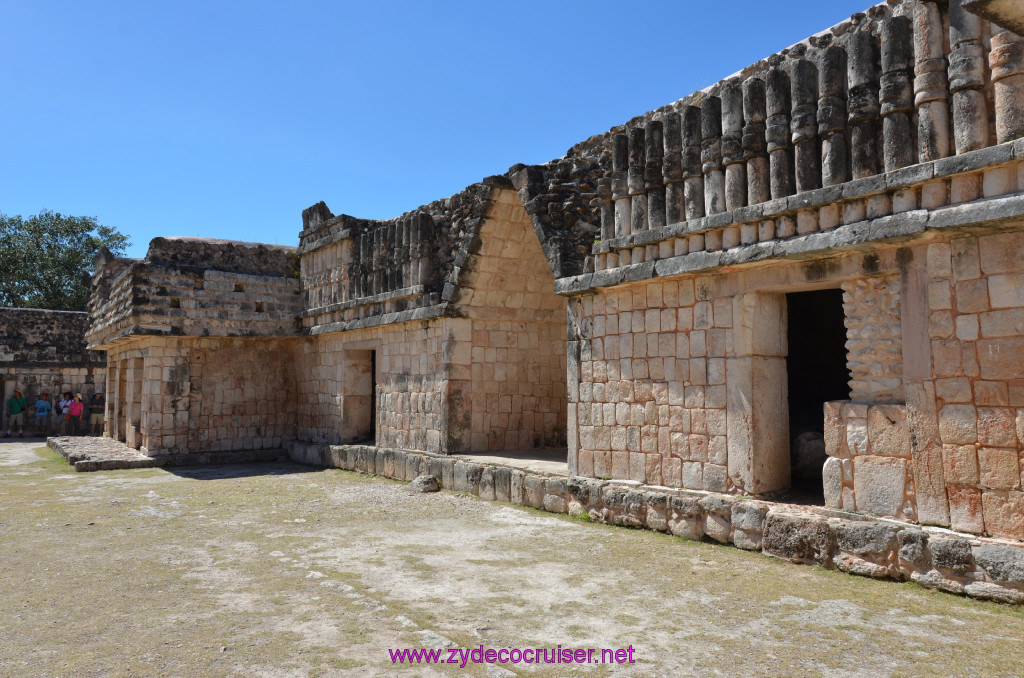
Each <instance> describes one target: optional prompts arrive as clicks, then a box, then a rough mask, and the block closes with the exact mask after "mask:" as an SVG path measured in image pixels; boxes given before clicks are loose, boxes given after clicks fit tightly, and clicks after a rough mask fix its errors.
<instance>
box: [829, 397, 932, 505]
mask: <svg viewBox="0 0 1024 678" xmlns="http://www.w3.org/2000/svg"><path fill="white" fill-rule="evenodd" d="M825 446H826V451H827V453H828V455H829V459H828V460H827V461H826V462H825V467H824V471H823V476H824V478H823V479H824V486H825V487H824V489H825V505H826V506H828V507H830V508H842V509H847V510H850V511H863V512H866V513H872V514H874V515H879V516H889V517H896V518H902V519H904V520H917V501H916V497H915V486H914V467H913V464H912V462H911V446H910V432H909V430H908V427H907V411H906V406H905V405H903V404H890V403H885V404H881V403H873V404H866V403H858V402H851V401H839V402H830V403H826V405H825Z"/></svg>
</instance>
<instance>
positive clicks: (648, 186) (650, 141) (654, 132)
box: [644, 120, 665, 228]
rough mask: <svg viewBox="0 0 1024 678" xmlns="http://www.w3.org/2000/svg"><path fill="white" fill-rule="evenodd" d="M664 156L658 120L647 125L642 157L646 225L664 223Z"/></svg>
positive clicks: (663, 142)
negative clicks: (645, 143) (645, 144)
mask: <svg viewBox="0 0 1024 678" xmlns="http://www.w3.org/2000/svg"><path fill="white" fill-rule="evenodd" d="M664 156H665V139H664V134H663V130H662V124H661V121H660V120H652V121H651V122H650V124H648V125H647V148H646V152H645V159H644V163H645V165H644V190H645V191H646V193H647V225H648V227H649V228H661V227H663V226H664V225H665V180H664V177H663V175H662V173H661V165H662V161H663V159H664Z"/></svg>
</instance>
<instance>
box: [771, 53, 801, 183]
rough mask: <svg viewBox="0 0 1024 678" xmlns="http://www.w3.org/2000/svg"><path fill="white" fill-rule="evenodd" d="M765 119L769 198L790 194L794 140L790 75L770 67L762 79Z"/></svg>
mask: <svg viewBox="0 0 1024 678" xmlns="http://www.w3.org/2000/svg"><path fill="white" fill-rule="evenodd" d="M765 87H766V101H767V110H768V120H767V124H766V129H765V138H766V140H767V142H768V174H769V176H770V180H771V193H772V199H773V200H774V199H776V198H785V197H786V196H787V195H793V191H794V190H796V189H795V186H796V184H795V181H794V176H793V137H792V134H791V132H790V128H789V112H790V109H791V108H792V105H791V103H790V102H791V99H790V84H789V75H787V74H786V72H785V71H784V70H782V69H781V68H772V69H770V70H769V71H768V73H767V74H766V76H765Z"/></svg>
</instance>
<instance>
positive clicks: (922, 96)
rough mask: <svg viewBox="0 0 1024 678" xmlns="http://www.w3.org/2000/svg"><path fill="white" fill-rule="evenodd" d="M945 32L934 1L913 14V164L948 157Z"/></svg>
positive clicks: (925, 3) (947, 89) (923, 5)
mask: <svg viewBox="0 0 1024 678" xmlns="http://www.w3.org/2000/svg"><path fill="white" fill-rule="evenodd" d="M944 32H945V31H944V30H943V27H942V13H941V11H940V10H939V7H938V5H937V4H935V3H934V2H921V3H919V4H918V5H917V9H916V10H915V11H914V55H915V61H914V105H916V106H917V161H918V162H929V161H932V160H938V159H939V158H945V157H946V156H948V155H949V103H948V99H949V81H948V80H947V78H946V67H947V63H946V54H945V50H944V43H945V39H944V38H945V36H944V35H943V33H944Z"/></svg>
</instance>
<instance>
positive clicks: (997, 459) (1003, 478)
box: [978, 447, 1020, 490]
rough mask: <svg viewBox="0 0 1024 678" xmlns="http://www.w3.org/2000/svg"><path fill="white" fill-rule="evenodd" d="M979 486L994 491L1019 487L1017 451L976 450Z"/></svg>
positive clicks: (990, 448)
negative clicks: (979, 477) (979, 478)
mask: <svg viewBox="0 0 1024 678" xmlns="http://www.w3.org/2000/svg"><path fill="white" fill-rule="evenodd" d="M978 469H979V471H980V476H981V485H982V486H983V487H990V488H993V489H996V490H1011V489H1018V488H1019V487H1020V463H1019V462H1018V460H1017V450H1015V449H1000V448H995V447H982V448H979V449H978Z"/></svg>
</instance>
